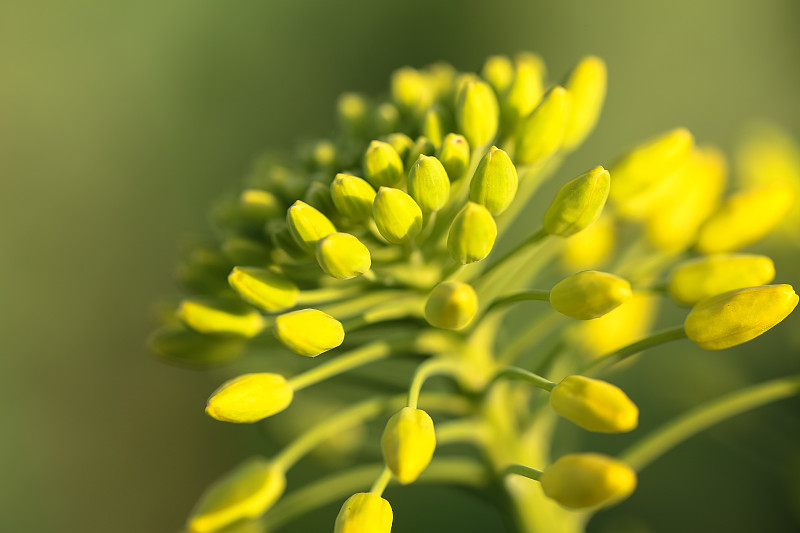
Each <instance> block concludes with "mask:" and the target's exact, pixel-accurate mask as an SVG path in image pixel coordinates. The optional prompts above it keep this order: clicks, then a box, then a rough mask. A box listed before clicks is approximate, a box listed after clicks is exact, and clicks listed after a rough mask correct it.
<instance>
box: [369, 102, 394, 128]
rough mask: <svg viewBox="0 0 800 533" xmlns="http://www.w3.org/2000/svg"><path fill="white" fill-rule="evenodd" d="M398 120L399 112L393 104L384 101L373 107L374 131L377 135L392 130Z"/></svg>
mask: <svg viewBox="0 0 800 533" xmlns="http://www.w3.org/2000/svg"><path fill="white" fill-rule="evenodd" d="M399 122H400V112H399V111H397V108H396V107H395V106H394V105H393V104H391V103H389V102H384V103H382V104H381V105H379V106H378V107H377V109H375V131H376V132H378V135H386V134H387V133H390V132H392V131H394V130H395V129H396V128H397V124H398V123H399Z"/></svg>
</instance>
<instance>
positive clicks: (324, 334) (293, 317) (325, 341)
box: [274, 309, 344, 357]
mask: <svg viewBox="0 0 800 533" xmlns="http://www.w3.org/2000/svg"><path fill="white" fill-rule="evenodd" d="M274 333H275V337H277V338H278V340H279V341H281V342H282V343H283V344H285V345H286V346H287V347H288V348H289V349H290V350H292V351H293V352H295V353H298V354H300V355H305V356H306V357H316V356H318V355H319V354H321V353H324V352H327V351H328V350H332V349H333V348H336V347H337V346H339V345H340V344H342V342H343V341H344V328H343V327H342V324H341V322H339V321H338V320H336V319H335V318H333V317H332V316H330V315H328V314H325V313H323V312H322V311H319V310H317V309H301V310H299V311H293V312H291V313H286V314H283V315H280V316H279V317H277V318H276V319H275V328H274Z"/></svg>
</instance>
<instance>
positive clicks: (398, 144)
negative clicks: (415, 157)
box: [386, 133, 414, 161]
mask: <svg viewBox="0 0 800 533" xmlns="http://www.w3.org/2000/svg"><path fill="white" fill-rule="evenodd" d="M386 142H387V143H389V144H390V145H391V146H392V148H394V151H395V152H397V155H399V156H400V160H401V161H405V160H406V159H407V158H408V154H409V153H410V152H411V149H412V148H413V147H414V139H412V138H411V137H409V136H408V135H406V134H405V133H390V134H389V135H387V136H386Z"/></svg>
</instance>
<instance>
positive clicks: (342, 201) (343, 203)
mask: <svg viewBox="0 0 800 533" xmlns="http://www.w3.org/2000/svg"><path fill="white" fill-rule="evenodd" d="M331 199H332V200H333V205H335V206H336V210H337V211H339V213H341V214H342V216H344V217H346V218H349V219H350V220H352V221H353V222H364V221H365V220H369V219H370V218H372V202H374V201H375V189H373V188H372V186H371V185H370V184H369V183H367V182H366V181H364V180H362V179H361V178H357V177H355V176H350V175H348V174H337V175H336V177H335V178H333V181H332V182H331Z"/></svg>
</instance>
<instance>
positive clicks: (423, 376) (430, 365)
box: [407, 359, 457, 409]
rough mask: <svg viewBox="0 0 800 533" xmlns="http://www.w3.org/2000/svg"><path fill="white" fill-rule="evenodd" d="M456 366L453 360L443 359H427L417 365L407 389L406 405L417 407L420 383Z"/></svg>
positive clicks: (448, 371)
mask: <svg viewBox="0 0 800 533" xmlns="http://www.w3.org/2000/svg"><path fill="white" fill-rule="evenodd" d="M456 368H457V366H456V365H455V363H454V362H453V361H450V360H445V359H429V360H428V361H425V362H424V363H422V364H421V365H419V366H418V367H417V370H416V372H414V379H413V380H412V381H411V386H410V387H409V389H408V404H407V405H408V407H411V408H412V409H416V408H417V403H418V402H419V394H420V392H421V391H422V385H423V384H424V383H425V380H427V379H428V378H429V377H431V376H434V375H436V374H444V373H450V372H452V371H453V370H455V369H456Z"/></svg>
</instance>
